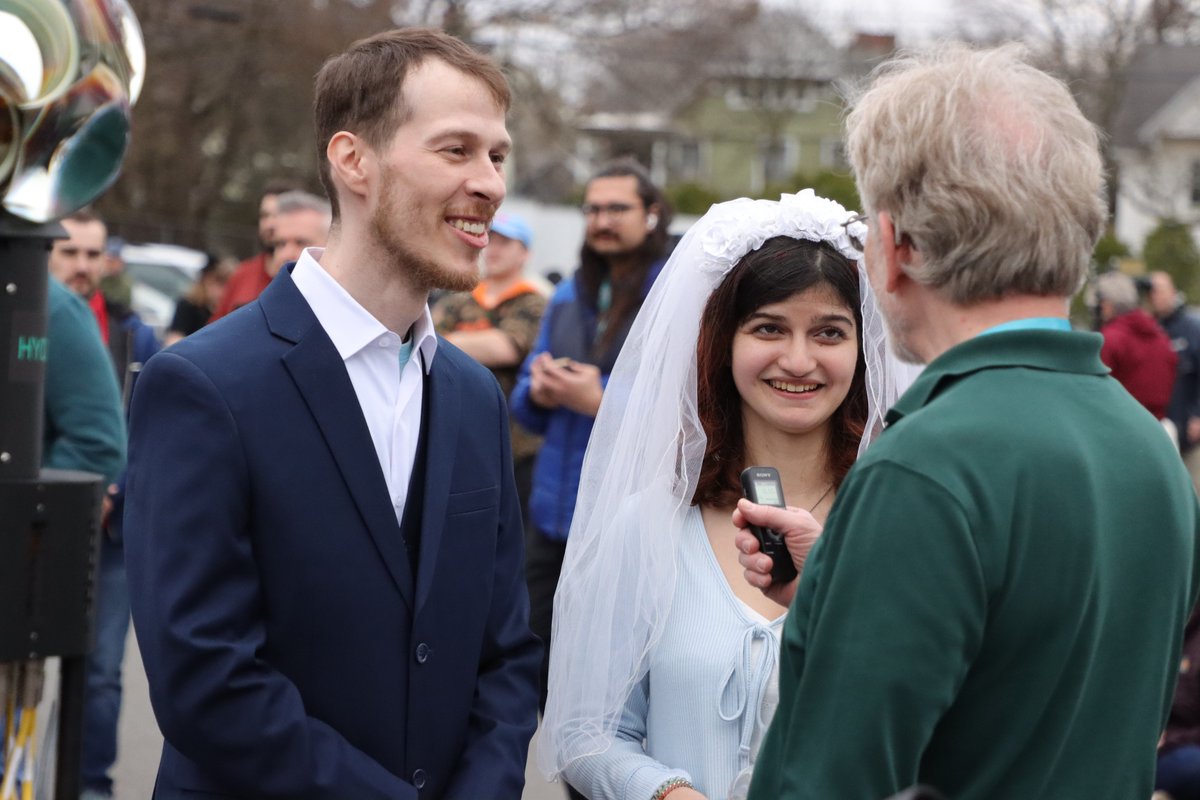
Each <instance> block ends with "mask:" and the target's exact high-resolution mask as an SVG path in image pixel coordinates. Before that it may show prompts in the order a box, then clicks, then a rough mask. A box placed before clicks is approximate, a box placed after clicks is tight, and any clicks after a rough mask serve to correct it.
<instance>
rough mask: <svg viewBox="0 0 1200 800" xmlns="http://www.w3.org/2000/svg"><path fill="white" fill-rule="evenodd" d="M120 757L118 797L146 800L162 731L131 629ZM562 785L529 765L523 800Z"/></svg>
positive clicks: (552, 793) (546, 798)
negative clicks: (156, 719) (151, 708)
mask: <svg viewBox="0 0 1200 800" xmlns="http://www.w3.org/2000/svg"><path fill="white" fill-rule="evenodd" d="M120 725H121V729H120V739H119V741H118V747H119V750H118V752H119V756H118V758H117V765H116V768H115V769H114V771H113V780H114V781H115V783H116V796H117V800H146V798H149V797H150V791H151V789H153V788H154V773H155V770H157V768H158V754H159V751H160V750H161V748H162V734H160V733H159V732H158V725H156V724H155V722H154V715H153V713H152V712H151V710H150V697H149V694H148V692H147V689H146V673H145V671H144V670H143V669H142V659H141V656H140V655H139V654H138V649H137V641H136V640H135V639H134V637H133V631H132V630H131V631H130V633H129V644H128V647H127V648H126V650H125V699H124V702H123V703H122V707H121V723H120ZM565 797H566V792H565V791H564V790H563V788H562V786H561V784H559V785H552V784H548V783H546V782H545V780H544V779H543V778H542V777H541V776H540V775H539V774H538V773H537V772H536V770H534V769H533V768H532V766H530V767H529V768H527V769H526V771H525V793H524V794H523V795H522V800H564V798H565Z"/></svg>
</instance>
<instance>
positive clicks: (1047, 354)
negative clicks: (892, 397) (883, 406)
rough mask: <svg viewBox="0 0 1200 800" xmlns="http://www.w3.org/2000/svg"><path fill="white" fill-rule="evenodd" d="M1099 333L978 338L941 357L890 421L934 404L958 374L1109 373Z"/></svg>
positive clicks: (1005, 333)
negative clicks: (1022, 370)
mask: <svg viewBox="0 0 1200 800" xmlns="http://www.w3.org/2000/svg"><path fill="white" fill-rule="evenodd" d="M1103 341H1104V338H1103V337H1102V336H1101V335H1100V334H1098V333H1087V332H1080V331H1054V330H1008V331H996V332H994V333H989V334H988V335H987V336H976V337H974V338H972V339H968V340H967V341H965V342H962V343H960V344H957V345H955V346H954V347H951V348H950V349H949V350H947V351H946V352H944V353H942V354H941V355H940V356H938V357H937V358H935V359H934V360H933V361H931V362H930V363H929V365H928V366H927V367H925V369H924V371H922V372H921V374H920V375H919V376H918V377H917V379H916V380H915V381H914V382H913V385H912V386H910V387H909V389H908V391H906V392H905V393H904V394H903V395H902V396H901V397H900V399H899V400H898V401H897V402H896V404H895V405H894V406H892V408H891V410H889V411H888V413H887V419H886V423H887V424H888V425H890V424H892V423H894V422H895V421H896V420H899V419H900V418H902V417H904V416H905V415H907V414H911V413H913V412H914V411H917V410H918V409H920V408H922V407H923V406H926V405H928V404H929V403H930V402H931V401H932V400H933V399H934V397H936V396H937V394H938V392H939V391H940V389H941V388H942V386H944V385H945V384H947V382H949V381H952V379H955V378H961V377H963V376H965V375H969V374H971V373H974V372H981V371H983V370H986V369H1006V368H1013V367H1020V368H1025V369H1042V370H1049V371H1052V372H1069V373H1075V374H1079V375H1099V376H1103V375H1107V374H1108V373H1109V369H1108V367H1106V366H1104V363H1103V362H1102V361H1101V360H1100V345H1101V344H1102V343H1103Z"/></svg>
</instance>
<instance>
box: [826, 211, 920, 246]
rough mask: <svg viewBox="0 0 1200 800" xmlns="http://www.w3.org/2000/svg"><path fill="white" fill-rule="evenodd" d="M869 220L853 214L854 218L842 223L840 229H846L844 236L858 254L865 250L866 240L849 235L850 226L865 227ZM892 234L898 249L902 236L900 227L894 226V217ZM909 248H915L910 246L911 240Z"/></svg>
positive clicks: (866, 217) (863, 216) (864, 216)
mask: <svg viewBox="0 0 1200 800" xmlns="http://www.w3.org/2000/svg"><path fill="white" fill-rule="evenodd" d="M870 219H871V218H870V217H868V216H867V215H866V214H855V215H854V216H852V217H850V219H848V220H846V221H845V222H843V223H842V227H843V228H845V229H846V236H847V237H848V238H849V239H850V244H852V245H853V246H854V249H855V250H857V251H858V252H860V253H861V252H863V251H864V250H866V240H865V239H859V238H858V237H856V236H854V234H852V233H850V226H851V225H854V224H855V223H857V222H861V223H862V224H863V225H866V224H867V223H868V221H869V220H870ZM892 232H893V234H894V235H895V241H896V247H899V246H900V243H901V242H903V241H904V234H903V233H901V232H900V226H899V225H897V224H896V219H895V217H893V218H892ZM910 246H911V247H913V248H915V247H916V245H913V244H911V240H910Z"/></svg>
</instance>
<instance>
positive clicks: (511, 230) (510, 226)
mask: <svg viewBox="0 0 1200 800" xmlns="http://www.w3.org/2000/svg"><path fill="white" fill-rule="evenodd" d="M497 234H499V235H500V236H502V237H504V238H505V239H511V240H516V241H518V242H520V243H521V246H522V247H524V248H525V258H524V259H523V260H522V262H521V268H522V269H524V267H525V261H527V260H528V259H529V250H530V249H531V248H532V247H533V228H531V227H529V223H528V222H526V221H525V219H524V218H523V217H518V216H517V215H516V214H497V215H496V218H495V219H493V220H492V232H491V236H496V235H497ZM490 243H491V242H490V241H489V244H490ZM486 252H487V251H485V254H486Z"/></svg>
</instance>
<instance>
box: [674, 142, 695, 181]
mask: <svg viewBox="0 0 1200 800" xmlns="http://www.w3.org/2000/svg"><path fill="white" fill-rule="evenodd" d="M670 173H671V180H672V181H681V182H689V183H691V182H697V181H700V180H702V176H701V158H700V143H699V142H695V141H681V142H675V143H673V144H672V146H671V154H670Z"/></svg>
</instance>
